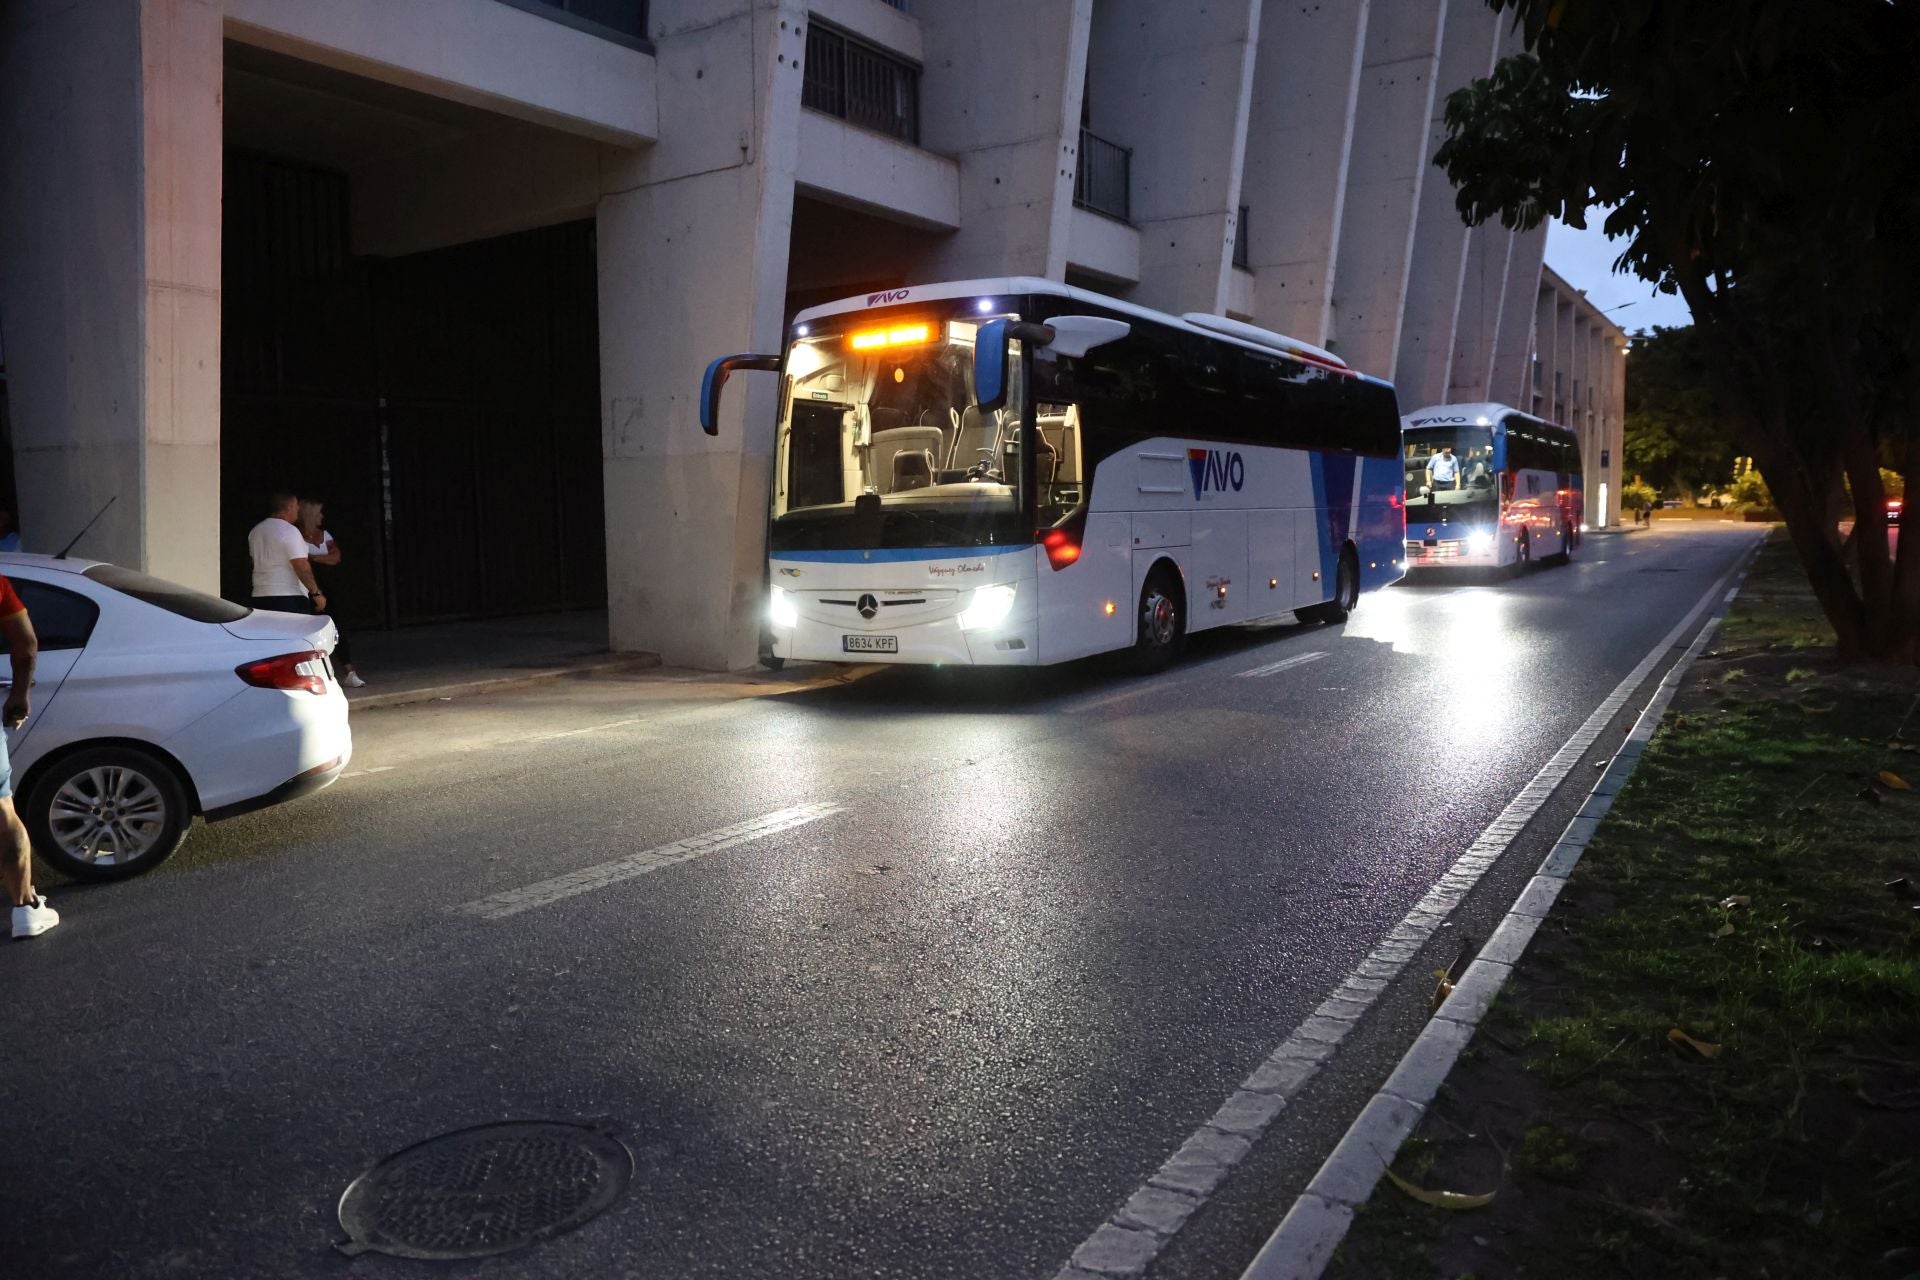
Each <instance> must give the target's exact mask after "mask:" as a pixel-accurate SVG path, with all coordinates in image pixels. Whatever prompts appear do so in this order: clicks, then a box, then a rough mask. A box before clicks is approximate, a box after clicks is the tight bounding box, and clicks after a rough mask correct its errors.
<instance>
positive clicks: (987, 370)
mask: <svg viewBox="0 0 1920 1280" xmlns="http://www.w3.org/2000/svg"><path fill="white" fill-rule="evenodd" d="M973 398H974V402H975V403H977V404H978V405H979V406H980V408H981V411H982V412H985V411H987V410H991V409H998V408H999V407H1000V406H1001V405H1003V404H1005V403H1006V402H1007V322H1006V321H1005V320H989V321H987V322H986V323H985V324H983V325H981V326H980V328H979V330H978V331H977V332H976V333H975V334H974V335H973Z"/></svg>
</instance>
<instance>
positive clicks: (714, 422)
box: [700, 354, 780, 436]
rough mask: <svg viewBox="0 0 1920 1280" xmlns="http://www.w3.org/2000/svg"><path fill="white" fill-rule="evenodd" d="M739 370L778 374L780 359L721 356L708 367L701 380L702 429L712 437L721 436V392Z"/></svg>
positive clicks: (777, 357)
mask: <svg viewBox="0 0 1920 1280" xmlns="http://www.w3.org/2000/svg"><path fill="white" fill-rule="evenodd" d="M738 369H748V370H760V371H764V372H768V373H778V372H779V370H780V357H779V356H760V355H751V354H748V355H738V356H721V357H720V358H719V359H718V360H715V361H714V362H713V363H712V364H710V365H708V366H707V374H706V376H705V377H704V378H702V379H701V380H700V429H701V430H702V431H704V432H706V433H707V434H708V435H710V436H717V435H719V434H720V391H721V389H722V388H723V387H725V386H726V385H727V379H728V378H729V377H730V376H732V374H733V373H734V371H735V370H738Z"/></svg>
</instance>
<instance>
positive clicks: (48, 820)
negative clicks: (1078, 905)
mask: <svg viewBox="0 0 1920 1280" xmlns="http://www.w3.org/2000/svg"><path fill="white" fill-rule="evenodd" d="M36 773H37V775H38V776H36V777H35V778H34V780H33V784H32V794H31V795H30V796H29V797H28V799H27V803H26V805H25V806H24V807H23V808H22V810H21V813H20V816H21V818H22V820H24V821H25V822H26V824H27V833H28V835H29V836H30V837H31V838H32V840H33V847H34V851H35V852H36V853H38V854H39V855H40V856H41V857H42V858H45V859H46V860H47V862H48V863H50V864H51V865H53V866H54V867H56V868H58V869H59V870H60V871H62V872H64V873H65V874H67V875H70V876H72V877H73V878H75V879H76V880H121V879H125V878H126V877H128V876H133V875H139V874H140V873H141V872H143V871H147V870H150V869H151V868H153V867H155V866H158V865H159V864H160V863H162V862H165V861H166V860H167V859H168V858H170V857H172V856H173V852H174V850H176V849H178V848H179V847H180V842H181V841H182V840H183V839H185V838H186V833H187V826H188V824H189V823H191V822H192V821H193V812H192V808H191V806H190V804H189V803H188V799H187V791H186V788H185V787H184V786H183V785H182V783H181V780H180V777H179V775H178V774H177V773H176V772H175V770H174V768H173V767H172V766H171V765H170V764H169V763H167V762H166V761H165V760H163V759H161V758H159V757H158V756H156V755H153V754H150V753H148V752H146V751H142V750H140V749H138V748H136V747H132V746H106V747H94V748H91V749H87V750H82V751H79V752H77V753H75V754H73V755H70V756H65V757H62V758H61V759H59V760H58V761H56V762H55V763H54V764H53V765H51V766H50V767H49V768H47V769H46V770H44V771H36Z"/></svg>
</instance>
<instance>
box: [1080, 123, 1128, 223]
mask: <svg viewBox="0 0 1920 1280" xmlns="http://www.w3.org/2000/svg"><path fill="white" fill-rule="evenodd" d="M1132 190H1133V151H1132V149H1131V148H1128V147H1123V146H1121V145H1120V144H1119V143H1117V142H1109V141H1107V140H1106V139H1105V138H1103V137H1101V136H1100V135H1099V134H1097V133H1095V132H1094V131H1093V130H1091V129H1089V128H1086V127H1085V126H1084V125H1083V126H1081V129H1080V167H1079V168H1078V169H1076V170H1075V171H1074V175H1073V202H1074V203H1075V204H1076V205H1079V206H1080V207H1081V208H1082V209H1091V210H1092V211H1093V212H1095V213H1104V214H1106V215H1107V216H1108V217H1109V218H1118V219H1119V220H1120V221H1122V222H1127V221H1129V220H1130V219H1131V218H1132V214H1133V202H1132V199H1131V193H1132Z"/></svg>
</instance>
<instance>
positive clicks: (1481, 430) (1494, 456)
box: [1402, 404, 1585, 569]
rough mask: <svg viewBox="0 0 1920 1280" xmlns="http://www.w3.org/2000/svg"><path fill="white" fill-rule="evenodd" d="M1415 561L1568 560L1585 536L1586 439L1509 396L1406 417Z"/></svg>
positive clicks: (1413, 564) (1504, 563)
mask: <svg viewBox="0 0 1920 1280" xmlns="http://www.w3.org/2000/svg"><path fill="white" fill-rule="evenodd" d="M1402 427H1403V431H1402V435H1403V439H1404V445H1405V452H1404V464H1405V467H1406V493H1407V566H1408V567H1409V568H1426V567H1430V566H1444V567H1453V568H1459V567H1466V566H1477V567H1480V568H1491V569H1503V568H1515V567H1518V566H1520V565H1524V564H1526V563H1527V562H1529V561H1531V560H1546V561H1549V562H1551V563H1555V564H1565V563H1566V562H1567V561H1568V560H1571V559H1572V558H1573V552H1574V549H1575V548H1576V547H1578V546H1579V545H1580V529H1581V522H1582V521H1583V520H1584V519H1585V485H1584V483H1583V478H1582V474H1581V469H1580V441H1579V439H1578V438H1577V437H1576V436H1575V435H1574V434H1573V432H1571V431H1569V430H1567V429H1566V428H1565V427H1561V426H1556V425H1554V424H1553V423H1551V422H1547V421H1545V420H1543V419H1540V418H1536V417H1534V416H1533V415H1532V414H1527V413H1521V412H1520V411H1519V410H1518V409H1511V408H1508V407H1507V406H1506V405H1503V404H1448V405H1435V406H1434V407H1432V408H1429V409H1420V410H1417V411H1416V412H1414V413H1410V414H1408V415H1407V416H1406V417H1405V418H1404V419H1402Z"/></svg>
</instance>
